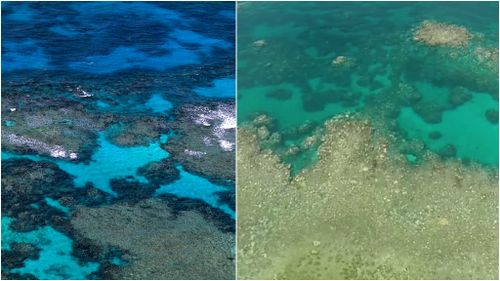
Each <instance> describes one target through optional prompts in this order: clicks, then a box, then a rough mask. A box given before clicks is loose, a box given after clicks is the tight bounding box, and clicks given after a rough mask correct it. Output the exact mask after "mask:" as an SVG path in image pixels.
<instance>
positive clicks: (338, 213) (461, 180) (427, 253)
mask: <svg viewBox="0 0 500 281" xmlns="http://www.w3.org/2000/svg"><path fill="white" fill-rule="evenodd" d="M391 150H392V148H391V144H390V142H388V141H387V140H385V139H383V138H381V137H375V133H374V130H373V127H372V126H371V125H370V124H369V123H368V122H366V121H363V120H359V119H356V118H353V117H337V118H336V119H333V120H330V121H327V122H326V123H325V134H324V136H323V141H322V143H321V145H320V149H319V152H318V153H319V156H318V158H319V159H318V161H317V163H316V164H314V165H312V166H311V167H310V168H309V169H307V170H304V171H302V172H300V173H299V174H297V175H296V176H291V175H290V168H289V167H288V166H287V165H285V164H283V163H282V160H281V159H280V158H279V157H278V156H277V155H276V154H275V153H273V152H271V151H270V150H262V149H260V147H259V139H258V137H257V136H256V134H255V132H253V131H252V130H248V129H247V128H245V127H243V128H241V129H239V131H238V169H239V172H238V187H239V188H238V194H237V196H238V198H239V201H238V202H239V204H238V234H239V235H238V273H237V275H238V278H240V279H272V278H280V279H463V278H466V279H497V278H498V186H497V183H498V176H497V172H498V171H497V170H493V171H489V170H485V169H480V168H478V167H475V166H464V165H463V164H461V163H460V162H457V161H449V162H445V163H443V162H442V161H439V160H438V159H437V158H436V156H435V155H433V154H430V153H425V154H423V156H422V157H423V158H424V161H418V162H417V163H416V164H410V163H407V159H406V157H404V156H403V155H399V156H398V155H389V153H390V151H391ZM413 156H415V155H413ZM471 260H474V263H471V262H470V261H471Z"/></svg>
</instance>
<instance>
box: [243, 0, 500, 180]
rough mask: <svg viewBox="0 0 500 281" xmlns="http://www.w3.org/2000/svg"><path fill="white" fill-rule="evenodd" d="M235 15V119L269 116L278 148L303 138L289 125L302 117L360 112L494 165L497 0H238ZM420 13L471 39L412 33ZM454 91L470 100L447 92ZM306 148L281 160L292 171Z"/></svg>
mask: <svg viewBox="0 0 500 281" xmlns="http://www.w3.org/2000/svg"><path fill="white" fill-rule="evenodd" d="M238 19H239V24H238V75H239V76H238V77H239V79H238V120H239V123H240V124H243V123H245V122H249V121H251V120H252V119H253V118H254V117H255V116H257V115H258V114H261V113H265V114H267V115H269V116H271V117H272V118H273V119H274V120H275V127H274V128H273V130H274V131H276V132H280V133H282V134H283V135H282V136H283V142H282V144H281V146H280V147H277V148H276V149H277V151H286V150H287V149H288V148H289V147H290V146H292V145H298V146H301V142H302V141H303V140H304V137H305V136H307V135H310V134H311V131H307V132H305V133H302V135H301V134H300V133H293V134H290V132H291V131H293V130H295V129H297V128H299V127H300V126H303V125H304V124H305V123H307V122H309V123H312V124H315V125H321V124H322V123H323V122H324V121H325V120H327V119H330V118H332V117H334V116H338V115H340V114H344V113H356V114H358V115H359V116H362V117H364V118H369V119H371V120H372V121H373V123H374V124H376V125H377V126H380V130H381V131H385V132H387V133H388V134H393V135H395V136H396V137H397V138H398V139H399V140H401V141H403V140H412V141H416V142H422V143H423V144H424V146H425V149H426V150H431V151H433V152H436V153H438V154H440V155H443V157H444V158H447V157H453V158H459V159H462V160H465V161H472V162H478V163H481V164H485V165H493V166H498V121H496V122H495V121H490V120H489V119H488V118H487V117H486V115H487V114H486V112H487V111H492V112H493V113H492V114H493V115H495V113H496V115H498V3H494V2H489V3H486V2H480V3H474V4H472V3H470V2H462V3H446V2H425V3H424V2H412V3H411V4H409V3H399V2H391V3H389V2H373V3H356V4H353V3H345V2H335V3H333V2H331V3H323V2H321V3H320V2H308V3H274V2H267V3H266V2H264V3H252V2H244V3H240V7H239V17H238ZM425 20H430V21H435V22H439V23H444V24H454V25H458V26H462V27H465V28H466V29H467V31H468V32H469V33H470V34H472V36H471V39H470V40H469V41H468V42H467V43H466V44H465V45H463V46H459V47H455V46H450V45H438V46H429V45H426V44H425V43H423V42H420V41H416V40H415V39H414V37H415V32H416V30H417V28H418V27H419V26H420V25H421V24H422V23H423V22H424V21H425ZM485 50H487V51H485ZM485 52H487V55H485ZM337 58H343V59H344V61H343V62H342V63H340V64H338V63H335V60H336V59H337ZM457 91H464V92H465V94H464V95H467V96H469V98H464V99H463V100H460V101H456V100H452V99H453V98H456V96H453V95H454V93H455V92H457ZM411 95H416V96H417V97H415V96H414V97H413V98H414V100H412V97H411ZM431 132H438V133H439V136H440V137H439V138H430V137H429V133H431ZM435 135H437V133H435ZM447 148H448V150H447V151H448V152H446V153H445V152H444V151H445V150H446V149H447ZM450 148H451V149H450ZM415 153H417V152H415ZM420 153H421V152H420ZM305 154H308V155H310V154H311V152H310V149H303V150H301V152H300V153H298V154H297V155H296V156H293V157H284V158H285V160H287V161H288V162H290V163H291V164H292V165H293V166H294V168H295V169H296V170H297V169H301V168H303V167H306V166H308V165H309V164H310V163H311V161H308V160H307V159H310V158H311V157H310V156H307V155H306V156H304V155H305ZM418 156H420V155H418Z"/></svg>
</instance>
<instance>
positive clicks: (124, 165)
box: [1, 2, 236, 280]
mask: <svg viewBox="0 0 500 281" xmlns="http://www.w3.org/2000/svg"><path fill="white" fill-rule="evenodd" d="M214 22H215V23H217V24H216V25H213V23H214ZM207 23H210V24H207ZM207 26H208V27H207ZM234 29H235V27H234V3H230V2H226V3H202V2H199V3H180V2H169V3H147V2H126V3H121V2H72V3H68V2H67V3H63V2H60V3H56V2H9V3H2V93H1V94H2V108H1V112H2V120H1V121H2V124H1V126H2V136H1V137H2V190H1V192H2V279H56V280H63V279H234V256H235V253H234V244H235V236H234V231H235V203H234V201H235V200H234V194H235V190H234V189H235V186H234V182H235V175H234V165H235V129H236V116H235V102H234V96H235V89H234V72H235V70H234V39H235V37H234Z"/></svg>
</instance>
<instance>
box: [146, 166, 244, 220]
mask: <svg viewBox="0 0 500 281" xmlns="http://www.w3.org/2000/svg"><path fill="white" fill-rule="evenodd" d="M177 169H178V170H179V171H180V173H181V178H180V179H179V180H177V181H175V182H173V183H171V184H167V185H162V186H161V187H160V188H159V189H157V190H156V194H157V195H159V194H165V193H167V194H175V195H177V196H179V197H183V198H191V199H199V200H203V201H204V202H207V203H208V204H209V205H210V206H212V207H214V208H219V209H221V210H222V211H224V212H225V213H226V214H228V215H230V216H231V217H232V218H236V215H235V212H234V210H232V209H231V208H229V206H227V204H221V203H219V202H218V201H219V199H218V197H217V195H216V194H215V193H216V192H220V191H225V190H227V189H226V188H225V187H222V186H218V185H216V184H213V183H211V182H209V181H208V180H207V179H205V178H202V177H199V176H196V175H193V174H190V173H188V172H186V171H185V170H184V169H183V168H182V167H181V166H178V167H177Z"/></svg>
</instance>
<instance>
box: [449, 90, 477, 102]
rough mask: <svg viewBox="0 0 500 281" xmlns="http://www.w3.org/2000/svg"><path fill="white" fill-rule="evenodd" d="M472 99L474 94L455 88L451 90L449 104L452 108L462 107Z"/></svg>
mask: <svg viewBox="0 0 500 281" xmlns="http://www.w3.org/2000/svg"><path fill="white" fill-rule="evenodd" d="M471 99H472V94H471V93H470V92H469V91H468V90H467V89H466V88H464V87H455V88H453V89H451V90H450V94H449V96H448V102H449V103H450V104H451V106H452V107H457V106H460V105H462V104H464V103H466V102H467V101H469V100H471Z"/></svg>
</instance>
